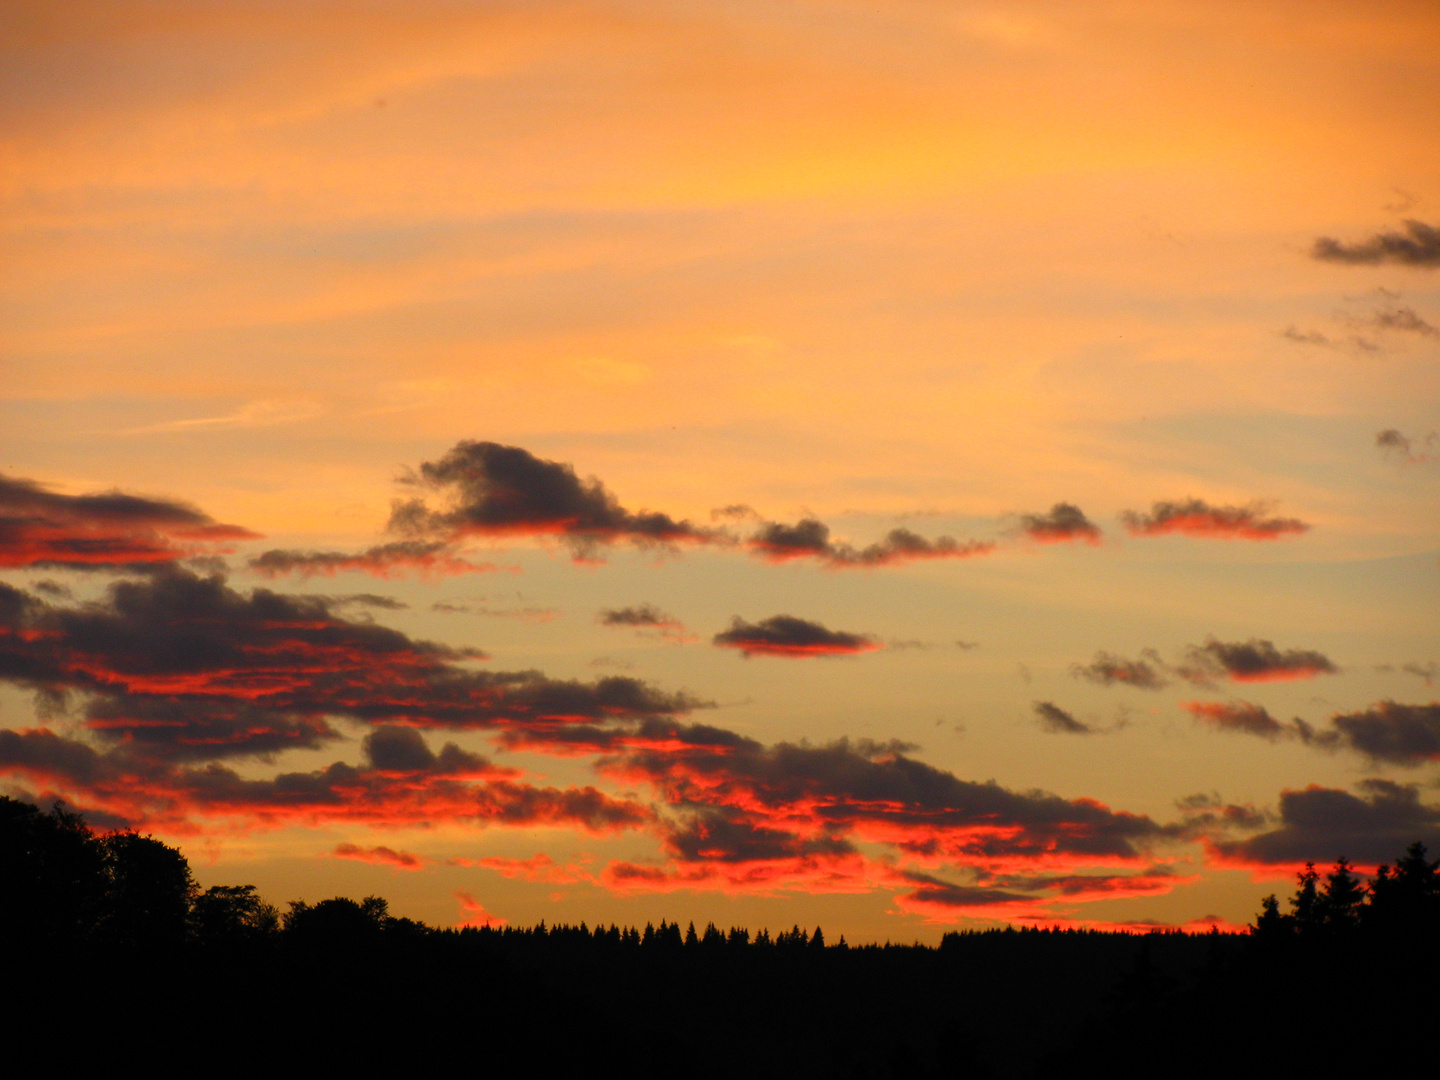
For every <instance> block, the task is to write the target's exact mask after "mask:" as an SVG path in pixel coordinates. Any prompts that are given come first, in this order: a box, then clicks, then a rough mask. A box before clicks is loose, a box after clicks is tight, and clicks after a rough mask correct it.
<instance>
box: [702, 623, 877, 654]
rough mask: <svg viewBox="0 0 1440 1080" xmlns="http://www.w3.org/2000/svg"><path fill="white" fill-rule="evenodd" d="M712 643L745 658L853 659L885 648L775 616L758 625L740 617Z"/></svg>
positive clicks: (859, 636) (863, 637) (869, 639)
mask: <svg viewBox="0 0 1440 1080" xmlns="http://www.w3.org/2000/svg"><path fill="white" fill-rule="evenodd" d="M713 642H714V644H716V645H719V646H720V647H722V648H726V649H739V650H740V651H741V652H742V653H744V654H745V655H746V656H753V655H755V654H757V653H758V654H759V655H761V656H791V657H800V656H853V655H855V654H856V653H863V652H871V651H872V650H875V649H880V648H883V646H882V645H881V644H880V642H878V641H876V640H875V639H874V638H872V637H869V636H867V635H865V634H852V633H848V632H846V631H843V630H828V629H826V628H825V627H824V626H821V625H820V624H819V623H817V622H810V621H809V620H808V619H797V618H795V617H794V616H793V615H772V616H771V617H770V618H768V619H761V620H760V621H759V622H758V623H750V622H746V621H745V620H744V619H741V618H739V617H738V616H737V617H736V618H735V619H733V620H732V621H731V623H730V628H729V629H728V630H722V631H721V632H720V633H718V634H716V635H715V637H714V638H713Z"/></svg>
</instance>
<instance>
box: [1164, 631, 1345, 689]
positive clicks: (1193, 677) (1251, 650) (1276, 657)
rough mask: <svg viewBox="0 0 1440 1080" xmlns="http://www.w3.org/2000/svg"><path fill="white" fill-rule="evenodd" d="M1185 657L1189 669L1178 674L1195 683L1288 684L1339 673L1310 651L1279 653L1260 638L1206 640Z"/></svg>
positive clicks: (1322, 654) (1320, 656)
mask: <svg viewBox="0 0 1440 1080" xmlns="http://www.w3.org/2000/svg"><path fill="white" fill-rule="evenodd" d="M1186 655H1187V657H1188V658H1189V661H1190V666H1188V667H1184V668H1181V669H1180V671H1181V674H1183V675H1184V676H1185V677H1186V678H1188V679H1189V680H1190V681H1191V682H1198V683H1204V682H1208V681H1209V680H1210V679H1212V678H1226V679H1230V680H1231V681H1232V682H1247V683H1250V682H1288V681H1291V680H1294V679H1313V678H1315V676H1317V675H1333V674H1335V673H1336V672H1337V671H1339V670H1340V669H1339V668H1337V667H1336V666H1335V664H1334V662H1333V661H1331V659H1330V658H1329V657H1328V656H1326V655H1325V654H1324V653H1321V652H1316V651H1315V650H1314V649H1286V650H1284V651H1281V650H1280V649H1277V648H1276V647H1275V645H1274V643H1273V642H1269V641H1264V640H1261V639H1260V638H1251V639H1250V640H1249V641H1235V642H1228V641H1217V640H1216V639H1215V638H1208V639H1207V640H1206V642H1205V644H1204V645H1192V646H1191V647H1190V648H1189V650H1188V651H1187V653H1186Z"/></svg>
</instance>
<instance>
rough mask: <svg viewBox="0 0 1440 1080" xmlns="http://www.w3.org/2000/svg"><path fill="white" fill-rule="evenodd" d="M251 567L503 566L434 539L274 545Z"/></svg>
mask: <svg viewBox="0 0 1440 1080" xmlns="http://www.w3.org/2000/svg"><path fill="white" fill-rule="evenodd" d="M250 569H251V570H254V571H256V572H258V573H261V574H264V575H265V576H266V577H280V576H282V575H285V574H298V575H299V576H300V577H303V578H309V577H314V576H315V575H317V574H321V575H324V576H325V577H333V576H334V575H336V574H341V573H358V574H370V575H371V576H373V577H378V578H393V577H399V576H400V575H402V574H405V573H417V574H419V575H421V576H422V577H447V576H450V575H454V574H486V573H493V572H495V571H497V570H499V569H500V567H498V566H496V565H495V564H494V563H473V562H470V561H469V560H467V559H462V558H461V557H460V556H459V555H458V554H457V552H456V550H455V547H454V546H453V545H452V544H449V543H446V542H443V541H431V540H400V541H396V542H394V543H389V544H377V545H376V546H374V547H370V548H366V549H365V550H364V551H298V550H293V549H290V550H287V549H280V548H276V549H272V550H270V551H267V552H264V553H263V554H261V555H258V556H256V557H255V558H253V559H251V560H250Z"/></svg>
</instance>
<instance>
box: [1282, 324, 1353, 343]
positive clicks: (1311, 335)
mask: <svg viewBox="0 0 1440 1080" xmlns="http://www.w3.org/2000/svg"><path fill="white" fill-rule="evenodd" d="M1280 336H1281V337H1283V338H1288V339H1289V340H1290V341H1294V342H1296V343H1298V344H1300V345H1322V346H1324V347H1326V348H1334V347H1335V346H1337V345H1339V344H1340V342H1338V341H1336V340H1335V339H1334V338H1331V337H1327V336H1326V335H1324V334H1322V333H1321V332H1320V331H1319V330H1299V329H1297V328H1296V327H1295V325H1294V324H1293V323H1292V324H1291V325H1290V326H1287V327H1286V328H1285V329H1284V330H1282V331H1280Z"/></svg>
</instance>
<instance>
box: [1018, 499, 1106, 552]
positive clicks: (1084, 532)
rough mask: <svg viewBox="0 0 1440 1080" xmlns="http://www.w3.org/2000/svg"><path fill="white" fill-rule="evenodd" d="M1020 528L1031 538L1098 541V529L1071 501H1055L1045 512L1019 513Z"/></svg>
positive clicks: (1062, 540) (1053, 541) (1056, 541)
mask: <svg viewBox="0 0 1440 1080" xmlns="http://www.w3.org/2000/svg"><path fill="white" fill-rule="evenodd" d="M1020 528H1021V531H1022V532H1024V534H1025V535H1026V536H1028V537H1029V538H1030V539H1031V540H1037V541H1039V542H1040V543H1042V544H1057V543H1063V542H1065V541H1068V540H1084V541H1085V542H1086V543H1088V544H1098V543H1099V542H1100V529H1099V528H1098V527H1097V526H1096V525H1095V523H1094V522H1093V521H1091V520H1090V519H1089V518H1087V517H1086V516H1085V513H1084V511H1082V510H1081V509H1080V508H1079V507H1078V506H1076V505H1074V504H1073V503H1064V502H1061V503H1056V504H1055V505H1054V506H1052V507H1051V508H1050V511H1049V513H1045V514H1021V515H1020Z"/></svg>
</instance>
